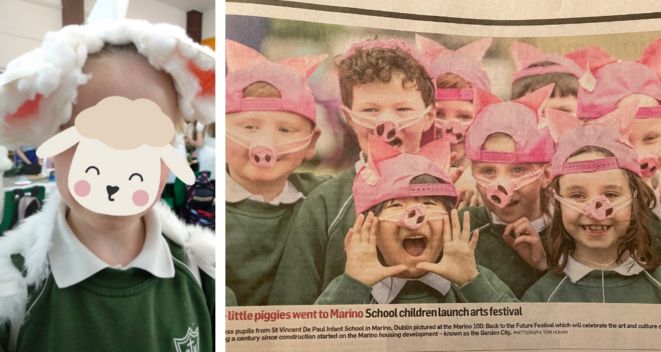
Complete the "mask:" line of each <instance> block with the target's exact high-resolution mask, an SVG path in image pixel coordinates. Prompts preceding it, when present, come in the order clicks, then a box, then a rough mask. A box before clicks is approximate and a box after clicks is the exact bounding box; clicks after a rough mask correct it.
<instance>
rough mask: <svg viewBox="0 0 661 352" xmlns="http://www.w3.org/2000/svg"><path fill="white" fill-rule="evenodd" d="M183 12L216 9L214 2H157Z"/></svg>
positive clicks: (190, 0)
mask: <svg viewBox="0 0 661 352" xmlns="http://www.w3.org/2000/svg"><path fill="white" fill-rule="evenodd" d="M156 1H159V2H162V3H164V4H168V5H170V6H172V7H176V8H178V9H180V10H183V11H190V10H197V11H200V12H205V11H208V10H211V9H213V8H215V7H216V4H215V1H214V0H156Z"/></svg>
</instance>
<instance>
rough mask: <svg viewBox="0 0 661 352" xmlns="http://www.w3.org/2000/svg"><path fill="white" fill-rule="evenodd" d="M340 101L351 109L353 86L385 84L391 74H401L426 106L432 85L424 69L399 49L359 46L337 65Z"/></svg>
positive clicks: (429, 103)
mask: <svg viewBox="0 0 661 352" xmlns="http://www.w3.org/2000/svg"><path fill="white" fill-rule="evenodd" d="M336 66H337V69H338V75H339V79H340V95H341V96H342V103H343V104H344V105H346V106H347V107H349V108H351V105H352V104H353V88H354V87H355V86H358V85H361V84H367V83H373V82H383V83H388V82H390V80H391V79H392V76H393V74H395V73H400V74H403V75H404V78H403V79H402V86H403V87H415V88H416V89H417V90H419V91H420V94H421V95H422V100H423V101H424V103H425V106H429V105H431V104H433V103H434V85H433V83H432V80H431V78H430V77H429V75H428V74H427V72H426V71H425V68H424V67H423V66H422V64H421V63H419V62H418V61H417V60H416V59H415V58H414V57H413V56H411V55H410V54H409V53H407V52H405V51H403V50H401V49H399V48H394V49H391V48H373V49H358V50H356V52H355V53H354V54H353V55H351V56H349V57H348V58H345V59H343V60H341V61H339V62H338V63H337V64H336Z"/></svg>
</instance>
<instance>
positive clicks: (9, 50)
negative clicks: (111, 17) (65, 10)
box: [0, 0, 215, 70]
mask: <svg viewBox="0 0 661 352" xmlns="http://www.w3.org/2000/svg"><path fill="white" fill-rule="evenodd" d="M94 2H95V0H85V13H86V14H88V13H89V11H90V10H91V8H92V6H93V5H94ZM204 15H206V17H205V18H208V17H209V16H210V17H211V18H213V16H215V11H213V10H211V11H207V12H206V13H205V14H204ZM127 17H128V18H141V19H145V20H148V21H150V22H167V23H172V24H175V25H178V26H181V27H182V28H185V27H186V12H185V11H183V10H179V9H177V8H175V7H172V6H170V5H167V4H163V3H161V2H158V1H155V0H139V1H136V0H134V1H131V2H130V3H129V9H128V14H127ZM205 22H209V21H205ZM211 22H214V21H211ZM214 25H215V23H212V24H208V23H204V25H203V30H202V33H203V38H207V37H211V36H213V35H214V34H215V28H214ZM61 26H62V6H61V2H60V0H0V48H2V50H0V70H4V68H5V66H6V65H7V63H8V62H9V61H10V60H11V59H13V58H15V57H17V56H19V55H21V54H22V53H25V52H27V51H29V50H32V49H34V48H35V47H37V46H38V45H39V44H40V43H41V41H42V39H43V37H44V35H45V34H46V32H48V31H52V30H57V29H59V28H61Z"/></svg>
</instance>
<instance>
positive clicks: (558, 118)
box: [546, 108, 583, 143]
mask: <svg viewBox="0 0 661 352" xmlns="http://www.w3.org/2000/svg"><path fill="white" fill-rule="evenodd" d="M546 118H547V120H548V129H549V132H551V137H553V140H554V141H555V142H556V143H557V142H558V140H560V137H561V136H562V135H563V134H565V133H566V132H567V131H569V130H572V129H574V128H577V127H580V126H582V125H583V122H581V120H579V119H578V118H577V117H576V116H574V115H572V114H570V113H568V112H565V111H561V110H556V109H553V108H549V109H546Z"/></svg>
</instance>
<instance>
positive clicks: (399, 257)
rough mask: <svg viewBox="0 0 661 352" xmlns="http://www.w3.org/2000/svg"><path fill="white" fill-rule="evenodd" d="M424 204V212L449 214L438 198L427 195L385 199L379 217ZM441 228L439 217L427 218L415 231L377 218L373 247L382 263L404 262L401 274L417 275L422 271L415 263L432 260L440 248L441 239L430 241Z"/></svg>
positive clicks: (436, 256) (441, 244) (422, 272)
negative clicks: (425, 210) (377, 225)
mask: <svg viewBox="0 0 661 352" xmlns="http://www.w3.org/2000/svg"><path fill="white" fill-rule="evenodd" d="M416 203H423V204H424V205H425V206H426V208H427V213H429V212H430V211H431V212H436V213H439V212H442V213H448V210H447V209H446V208H445V206H444V205H443V204H442V203H441V202H439V201H438V200H434V199H432V198H429V197H408V198H402V199H396V200H391V201H388V202H386V203H385V204H384V206H383V209H382V210H381V213H379V214H378V216H379V217H383V216H386V217H390V216H389V215H393V214H400V213H401V212H402V211H403V210H404V209H405V208H406V207H408V206H410V205H413V204H416ZM442 230H443V225H442V220H438V219H434V220H431V221H429V220H428V221H426V222H425V223H424V224H423V225H422V226H420V227H419V228H418V229H416V230H411V229H409V228H406V227H401V226H400V225H399V224H398V223H397V222H395V221H388V220H379V228H378V231H377V235H376V236H377V237H376V246H377V248H378V249H379V252H380V253H381V255H382V257H383V260H384V261H385V263H384V264H385V265H387V266H394V265H399V264H404V265H406V266H407V267H408V270H407V271H405V272H404V273H402V274H400V275H399V276H401V277H409V278H413V277H419V276H421V275H423V274H424V273H425V271H423V270H420V269H417V268H416V267H415V266H416V264H418V263H421V262H431V263H434V262H436V261H437V260H438V258H439V256H440V255H441V252H442V251H443V241H442V239H441V237H439V238H438V239H439V240H436V241H434V240H432V234H438V235H439V236H441V235H442V234H441V231H442Z"/></svg>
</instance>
